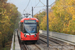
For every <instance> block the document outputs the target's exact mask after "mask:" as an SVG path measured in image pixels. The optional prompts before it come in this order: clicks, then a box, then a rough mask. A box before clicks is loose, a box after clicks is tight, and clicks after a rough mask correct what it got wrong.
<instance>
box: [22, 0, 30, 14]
mask: <svg viewBox="0 0 75 50" xmlns="http://www.w3.org/2000/svg"><path fill="white" fill-rule="evenodd" d="M29 3H30V0H29V2H28V4H27V6H26V8H27V7H28V5H29ZM26 8H25V9H24V11H25V10H26ZM24 11H23V13H24Z"/></svg>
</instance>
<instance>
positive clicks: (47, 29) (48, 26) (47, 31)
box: [47, 0, 49, 47]
mask: <svg viewBox="0 0 75 50" xmlns="http://www.w3.org/2000/svg"><path fill="white" fill-rule="evenodd" d="M47 47H49V21H48V0H47Z"/></svg>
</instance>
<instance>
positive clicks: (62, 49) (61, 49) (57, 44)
mask: <svg viewBox="0 0 75 50" xmlns="http://www.w3.org/2000/svg"><path fill="white" fill-rule="evenodd" d="M40 38H41V40H44V41H45V42H46V43H47V37H46V36H44V35H40ZM49 47H50V48H55V49H56V50H75V46H73V45H71V44H67V43H65V42H62V41H59V40H56V39H53V38H51V37H49Z"/></svg>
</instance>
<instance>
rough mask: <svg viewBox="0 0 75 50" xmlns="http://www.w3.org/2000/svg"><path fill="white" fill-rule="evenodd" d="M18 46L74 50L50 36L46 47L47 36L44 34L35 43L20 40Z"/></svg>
mask: <svg viewBox="0 0 75 50" xmlns="http://www.w3.org/2000/svg"><path fill="white" fill-rule="evenodd" d="M20 47H21V50H74V48H72V46H71V45H70V44H66V43H64V42H62V41H58V40H56V39H52V38H49V47H47V38H46V36H44V35H40V36H39V40H38V41H37V43H35V44H32V43H25V42H23V43H21V42H20Z"/></svg>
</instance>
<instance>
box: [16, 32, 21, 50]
mask: <svg viewBox="0 0 75 50" xmlns="http://www.w3.org/2000/svg"><path fill="white" fill-rule="evenodd" d="M15 50H21V49H20V45H19V41H18V37H17V32H16V33H15Z"/></svg>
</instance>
